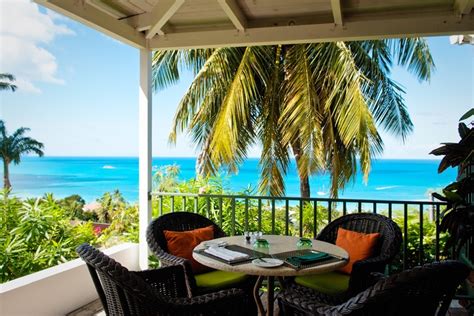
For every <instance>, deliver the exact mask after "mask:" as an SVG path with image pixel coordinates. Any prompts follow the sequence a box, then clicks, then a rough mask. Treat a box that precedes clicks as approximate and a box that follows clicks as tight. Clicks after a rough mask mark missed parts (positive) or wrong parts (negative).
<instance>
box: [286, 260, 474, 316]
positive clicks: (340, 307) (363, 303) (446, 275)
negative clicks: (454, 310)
mask: <svg viewBox="0 0 474 316" xmlns="http://www.w3.org/2000/svg"><path fill="white" fill-rule="evenodd" d="M468 274H469V268H468V267H467V266H466V265H464V264H463V263H461V262H459V261H444V262H435V263H431V264H426V265H424V266H422V267H416V268H414V269H411V270H406V271H403V272H401V273H399V274H396V275H393V276H391V277H388V278H387V277H384V278H382V279H381V280H379V281H378V282H377V283H375V285H373V286H371V287H369V288H368V289H366V290H365V291H363V292H361V293H359V294H357V295H355V296H354V297H352V298H350V299H348V300H346V301H339V302H332V303H331V302H321V301H318V299H319V296H318V295H317V294H315V292H314V291H311V290H310V289H308V288H306V287H302V286H299V285H296V284H293V285H291V286H290V287H288V288H286V289H285V290H284V291H283V292H281V293H280V295H279V297H278V303H279V306H280V313H281V314H282V315H334V316H337V315H353V316H355V315H386V316H415V315H416V316H428V315H429V316H433V315H438V316H442V315H443V316H444V315H445V314H446V312H447V309H448V308H449V304H450V302H451V299H452V297H453V295H454V292H455V291H456V288H457V287H458V286H459V284H460V283H461V282H462V280H464V279H465V278H466V277H467V276H468Z"/></svg>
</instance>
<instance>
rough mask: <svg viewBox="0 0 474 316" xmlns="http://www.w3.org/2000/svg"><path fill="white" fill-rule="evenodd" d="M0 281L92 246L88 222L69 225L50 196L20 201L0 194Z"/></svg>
mask: <svg viewBox="0 0 474 316" xmlns="http://www.w3.org/2000/svg"><path fill="white" fill-rule="evenodd" d="M0 205H1V210H2V212H1V214H0V215H1V224H2V225H1V228H0V282H5V281H7V280H11V279H15V278H18V277H20V276H23V275H27V274H30V273H32V272H35V271H38V270H42V269H46V268H48V267H51V266H54V265H57V264H60V263H63V262H66V261H68V260H70V259H73V258H76V257H77V255H76V252H75V249H76V247H77V246H78V245H79V244H81V243H83V242H88V243H92V244H94V243H95V235H94V233H93V229H92V223H76V224H72V223H71V221H70V219H69V218H68V216H67V215H66V214H67V213H68V212H67V211H66V210H65V209H64V208H63V206H62V205H61V203H59V202H58V201H56V200H55V199H54V198H53V196H52V195H46V196H45V197H44V198H38V199H35V200H26V201H22V200H20V199H19V198H16V197H11V196H10V195H9V192H8V190H4V191H2V192H1V195H0Z"/></svg>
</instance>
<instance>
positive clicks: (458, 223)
mask: <svg viewBox="0 0 474 316" xmlns="http://www.w3.org/2000/svg"><path fill="white" fill-rule="evenodd" d="M471 116H474V109H470V110H469V111H467V112H466V113H465V114H464V115H463V116H462V117H461V119H460V122H459V125H458V133H459V136H460V138H461V139H460V140H459V142H458V143H444V144H443V146H441V147H439V148H436V149H435V150H433V151H432V152H431V154H433V155H436V156H444V157H443V159H442V160H441V162H440V164H439V167H438V172H439V173H441V172H443V171H444V170H446V169H447V168H448V167H457V168H458V178H457V181H455V182H453V183H451V184H449V185H448V186H446V187H445V188H444V189H443V194H442V195H441V194H439V193H433V196H434V197H435V198H437V199H439V200H441V201H445V202H447V203H448V209H447V210H446V211H445V212H444V213H443V218H442V220H441V225H440V229H441V230H442V231H446V232H449V233H450V237H449V238H448V241H447V243H446V247H448V248H452V249H453V257H454V258H457V257H458V255H459V253H460V251H461V249H462V248H463V247H464V246H465V244H466V243H468V244H469V240H472V238H473V237H474V203H473V195H474V172H473V171H472V167H473V166H474V121H473V122H470V127H468V125H466V124H465V123H463V122H462V121H463V120H467V119H469V118H470V117H471ZM469 247H470V249H472V248H473V246H472V243H471V246H469Z"/></svg>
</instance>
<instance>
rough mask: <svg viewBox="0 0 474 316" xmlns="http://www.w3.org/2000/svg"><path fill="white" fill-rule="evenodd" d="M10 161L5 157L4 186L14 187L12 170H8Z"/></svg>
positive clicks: (6, 187) (7, 187)
mask: <svg viewBox="0 0 474 316" xmlns="http://www.w3.org/2000/svg"><path fill="white" fill-rule="evenodd" d="M9 164H10V162H9V161H8V160H6V159H3V188H5V189H10V188H11V187H12V185H11V183H10V172H9V170H8V165H9Z"/></svg>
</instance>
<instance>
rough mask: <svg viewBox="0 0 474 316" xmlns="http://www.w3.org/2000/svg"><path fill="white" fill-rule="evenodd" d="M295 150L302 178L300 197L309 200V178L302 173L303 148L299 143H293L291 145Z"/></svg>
mask: <svg viewBox="0 0 474 316" xmlns="http://www.w3.org/2000/svg"><path fill="white" fill-rule="evenodd" d="M291 148H292V149H293V155H295V160H296V168H297V169H298V176H299V178H300V195H301V197H302V198H309V197H310V195H311V188H310V187H309V178H308V176H306V175H302V174H301V173H302V172H300V171H301V169H300V168H301V146H300V144H299V142H293V143H292V144H291Z"/></svg>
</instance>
